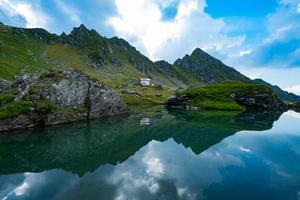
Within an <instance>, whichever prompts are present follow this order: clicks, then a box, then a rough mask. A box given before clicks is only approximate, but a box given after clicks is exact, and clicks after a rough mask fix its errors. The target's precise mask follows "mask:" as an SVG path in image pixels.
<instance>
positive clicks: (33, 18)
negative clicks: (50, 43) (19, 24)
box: [0, 0, 49, 28]
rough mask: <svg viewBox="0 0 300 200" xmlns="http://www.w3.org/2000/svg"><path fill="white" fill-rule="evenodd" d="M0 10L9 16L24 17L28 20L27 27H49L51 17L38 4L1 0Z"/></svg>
mask: <svg viewBox="0 0 300 200" xmlns="http://www.w3.org/2000/svg"><path fill="white" fill-rule="evenodd" d="M0 10H3V11H4V13H5V14H6V15H8V16H9V17H18V16H19V17H22V18H23V19H24V20H25V21H26V27H27V28H36V27H39V28H47V22H48V20H49V17H48V16H46V15H45V14H44V13H42V12H41V11H40V10H39V8H38V6H37V5H35V6H33V5H32V4H30V3H15V2H13V1H10V0H0Z"/></svg>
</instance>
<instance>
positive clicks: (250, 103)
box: [230, 93, 287, 110]
mask: <svg viewBox="0 0 300 200" xmlns="http://www.w3.org/2000/svg"><path fill="white" fill-rule="evenodd" d="M230 98H232V99H233V100H235V101H236V102H237V103H238V104H240V105H242V106H244V107H246V108H247V110H287V107H286V105H285V104H284V103H283V102H282V101H281V100H280V99H278V98H276V97H274V96H273V95H270V94H263V93H257V94H250V95H246V96H245V95H239V94H231V95H230Z"/></svg>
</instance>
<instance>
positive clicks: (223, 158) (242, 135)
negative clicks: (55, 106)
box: [0, 108, 300, 200]
mask: <svg viewBox="0 0 300 200" xmlns="http://www.w3.org/2000/svg"><path fill="white" fill-rule="evenodd" d="M299 198H300V114H297V113H295V112H292V111H289V112H286V113H284V114H281V113H228V112H227V113H224V112H174V111H173V112H170V111H169V112H168V111H166V110H161V108H157V109H151V110H147V111H144V112H143V113H140V114H135V115H132V116H129V117H118V118H114V119H107V120H102V121H100V120H99V121H93V122H91V123H89V124H87V123H75V124H68V125H64V126H60V127H55V128H48V129H37V130H31V131H25V132H19V133H14V134H12V133H10V134H4V135H0V199H1V200H2V199H3V200H11V199H14V200H15V199H18V200H19V199H30V200H31V199H38V200H47V199H70V200H71V199H72V200H73V199H80V200H81V199H143V200H144V199H229V200H231V199H264V200H266V199H299Z"/></svg>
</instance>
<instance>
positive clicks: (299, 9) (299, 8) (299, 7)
mask: <svg viewBox="0 0 300 200" xmlns="http://www.w3.org/2000/svg"><path fill="white" fill-rule="evenodd" d="M297 12H298V13H300V3H298V6H297Z"/></svg>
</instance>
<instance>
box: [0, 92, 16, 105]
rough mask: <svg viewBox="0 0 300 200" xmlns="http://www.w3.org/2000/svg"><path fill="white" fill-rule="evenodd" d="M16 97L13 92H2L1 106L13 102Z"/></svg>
mask: <svg viewBox="0 0 300 200" xmlns="http://www.w3.org/2000/svg"><path fill="white" fill-rule="evenodd" d="M14 98H15V95H14V94H12V93H6V94H2V95H0V106H2V105H4V104H7V103H11V102H12V101H13V100H14Z"/></svg>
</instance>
